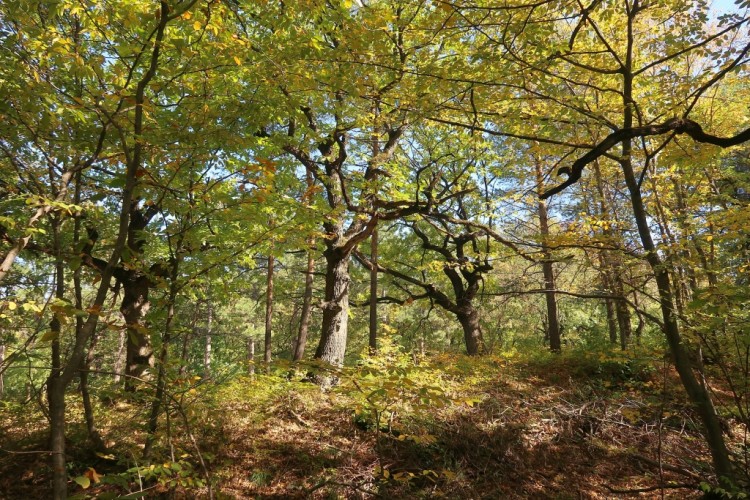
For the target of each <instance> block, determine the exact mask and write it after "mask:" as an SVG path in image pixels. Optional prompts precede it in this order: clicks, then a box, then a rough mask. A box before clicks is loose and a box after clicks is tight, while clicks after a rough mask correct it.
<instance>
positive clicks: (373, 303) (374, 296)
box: [370, 228, 378, 353]
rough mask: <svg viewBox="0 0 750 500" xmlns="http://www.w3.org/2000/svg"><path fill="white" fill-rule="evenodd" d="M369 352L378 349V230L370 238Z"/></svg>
mask: <svg viewBox="0 0 750 500" xmlns="http://www.w3.org/2000/svg"><path fill="white" fill-rule="evenodd" d="M370 238H371V239H370V260H371V261H372V264H373V266H372V268H371V269H370V352H371V353H375V352H376V351H377V349H378V230H377V228H375V230H374V231H373V232H372V235H371V236H370Z"/></svg>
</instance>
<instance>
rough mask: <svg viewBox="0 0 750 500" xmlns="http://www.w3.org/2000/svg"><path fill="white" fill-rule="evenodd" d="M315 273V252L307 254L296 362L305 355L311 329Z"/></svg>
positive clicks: (309, 251)
mask: <svg viewBox="0 0 750 500" xmlns="http://www.w3.org/2000/svg"><path fill="white" fill-rule="evenodd" d="M314 271H315V258H314V255H313V250H312V249H310V250H308V252H307V269H306V271H305V294H304V298H303V299H302V312H301V313H300V318H299V334H298V335H297V342H296V345H295V346H294V361H301V360H302V358H303V357H304V355H305V345H306V344H307V333H308V331H309V329H310V316H311V312H312V294H313V272H314Z"/></svg>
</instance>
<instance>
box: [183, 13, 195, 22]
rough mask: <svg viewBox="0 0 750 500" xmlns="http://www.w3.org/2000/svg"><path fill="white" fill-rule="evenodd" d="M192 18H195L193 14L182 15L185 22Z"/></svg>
mask: <svg viewBox="0 0 750 500" xmlns="http://www.w3.org/2000/svg"><path fill="white" fill-rule="evenodd" d="M191 17H193V14H191V13H190V12H183V13H182V18H183V19H184V20H186V21H187V20H188V19H190V18H191Z"/></svg>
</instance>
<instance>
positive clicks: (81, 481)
mask: <svg viewBox="0 0 750 500" xmlns="http://www.w3.org/2000/svg"><path fill="white" fill-rule="evenodd" d="M73 481H75V483H76V484H78V485H79V486H80V487H81V488H83V489H84V490H85V489H86V488H88V487H89V486H91V480H90V479H89V478H88V477H86V476H78V477H77V478H75V479H73Z"/></svg>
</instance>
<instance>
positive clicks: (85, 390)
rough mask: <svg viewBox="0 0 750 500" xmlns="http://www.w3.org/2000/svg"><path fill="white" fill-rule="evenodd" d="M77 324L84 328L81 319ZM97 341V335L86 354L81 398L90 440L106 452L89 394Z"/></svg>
mask: <svg viewBox="0 0 750 500" xmlns="http://www.w3.org/2000/svg"><path fill="white" fill-rule="evenodd" d="M76 323H77V325H76V326H77V327H78V328H82V327H83V321H82V320H81V318H76ZM97 340H98V336H97V335H94V336H93V337H92V338H91V345H90V346H89V352H88V353H87V354H86V360H85V361H84V363H83V366H82V367H81V398H82V399H83V416H84V419H85V420H86V430H87V431H88V436H89V440H90V441H91V443H92V444H93V445H94V449H95V450H99V451H104V450H105V448H106V446H105V445H104V441H103V440H102V437H101V435H100V434H99V430H98V429H97V428H96V419H95V418H94V406H93V405H92V404H91V394H90V393H89V369H90V368H91V363H92V362H93V360H94V348H95V347H96V343H97Z"/></svg>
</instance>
